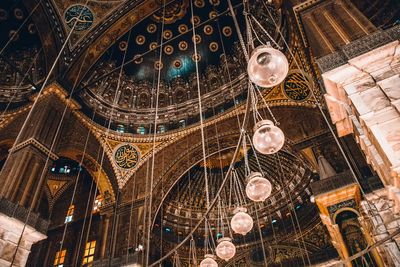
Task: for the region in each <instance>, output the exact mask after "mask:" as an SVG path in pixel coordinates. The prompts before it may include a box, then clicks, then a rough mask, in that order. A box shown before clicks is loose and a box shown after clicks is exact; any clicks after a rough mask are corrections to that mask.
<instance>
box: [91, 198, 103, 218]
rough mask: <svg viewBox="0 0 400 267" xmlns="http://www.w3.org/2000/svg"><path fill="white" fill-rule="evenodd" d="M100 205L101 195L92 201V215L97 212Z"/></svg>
mask: <svg viewBox="0 0 400 267" xmlns="http://www.w3.org/2000/svg"><path fill="white" fill-rule="evenodd" d="M101 204H102V198H101V195H98V196H97V197H96V199H95V200H94V204H93V214H95V213H97V212H99V210H100V207H101Z"/></svg>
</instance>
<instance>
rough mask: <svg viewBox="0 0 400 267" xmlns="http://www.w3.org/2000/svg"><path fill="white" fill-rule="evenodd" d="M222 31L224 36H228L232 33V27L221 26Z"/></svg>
mask: <svg viewBox="0 0 400 267" xmlns="http://www.w3.org/2000/svg"><path fill="white" fill-rule="evenodd" d="M222 33H223V34H224V35H225V37H229V36H231V35H232V28H231V27H229V26H225V27H223V28H222Z"/></svg>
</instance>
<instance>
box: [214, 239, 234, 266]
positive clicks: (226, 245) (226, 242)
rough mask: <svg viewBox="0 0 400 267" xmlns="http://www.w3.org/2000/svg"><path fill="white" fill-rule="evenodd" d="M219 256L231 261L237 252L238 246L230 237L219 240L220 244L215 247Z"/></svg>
mask: <svg viewBox="0 0 400 267" xmlns="http://www.w3.org/2000/svg"><path fill="white" fill-rule="evenodd" d="M215 252H216V253H217V256H218V257H220V258H221V259H223V260H225V261H229V260H230V259H232V258H233V256H235V254H236V247H235V245H234V244H233V243H232V241H231V239H230V238H229V237H223V238H221V239H219V240H218V246H217V248H216V249H215Z"/></svg>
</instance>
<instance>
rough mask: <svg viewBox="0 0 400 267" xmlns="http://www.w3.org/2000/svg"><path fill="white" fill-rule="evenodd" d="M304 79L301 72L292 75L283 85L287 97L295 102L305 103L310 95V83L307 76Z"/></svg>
mask: <svg viewBox="0 0 400 267" xmlns="http://www.w3.org/2000/svg"><path fill="white" fill-rule="evenodd" d="M305 78H306V79H304V77H303V75H302V74H301V72H298V71H296V72H292V73H290V74H289V75H288V76H287V77H286V79H285V82H284V84H283V90H284V92H285V94H286V96H287V97H288V98H290V99H292V100H294V101H303V100H305V99H307V98H308V96H309V95H310V86H311V84H310V81H309V79H308V77H307V76H305Z"/></svg>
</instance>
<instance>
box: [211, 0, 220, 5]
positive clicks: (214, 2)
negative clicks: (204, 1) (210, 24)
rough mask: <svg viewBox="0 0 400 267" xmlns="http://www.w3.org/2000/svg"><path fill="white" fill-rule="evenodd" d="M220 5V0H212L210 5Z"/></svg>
mask: <svg viewBox="0 0 400 267" xmlns="http://www.w3.org/2000/svg"><path fill="white" fill-rule="evenodd" d="M219 3H220V1H219V0H210V4H211V5H213V6H218V5H219Z"/></svg>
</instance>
